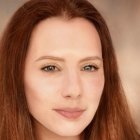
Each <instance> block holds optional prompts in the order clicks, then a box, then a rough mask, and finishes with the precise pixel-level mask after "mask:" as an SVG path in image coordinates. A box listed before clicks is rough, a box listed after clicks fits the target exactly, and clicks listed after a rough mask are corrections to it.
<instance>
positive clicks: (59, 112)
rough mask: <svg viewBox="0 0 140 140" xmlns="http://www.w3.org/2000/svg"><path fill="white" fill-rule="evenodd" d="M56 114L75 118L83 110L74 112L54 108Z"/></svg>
mask: <svg viewBox="0 0 140 140" xmlns="http://www.w3.org/2000/svg"><path fill="white" fill-rule="evenodd" d="M55 111H56V112H57V113H58V114H60V115H62V116H63V117H65V118H68V119H77V118H79V117H80V116H81V115H82V114H83V112H84V111H76V112H68V111H63V110H55Z"/></svg>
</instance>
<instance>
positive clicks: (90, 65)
mask: <svg viewBox="0 0 140 140" xmlns="http://www.w3.org/2000/svg"><path fill="white" fill-rule="evenodd" d="M85 67H90V68H91V69H92V70H90V71H89V70H87V71H88V72H95V71H97V70H98V69H99V68H98V67H97V66H95V65H92V64H88V65H86V66H84V68H85ZM46 68H47V70H45V69H46ZM48 68H51V70H48ZM52 68H53V69H55V68H57V66H55V65H51V64H50V65H47V66H45V67H42V68H41V70H42V71H45V72H55V71H60V69H59V68H57V70H52ZM82 71H84V70H83V68H82Z"/></svg>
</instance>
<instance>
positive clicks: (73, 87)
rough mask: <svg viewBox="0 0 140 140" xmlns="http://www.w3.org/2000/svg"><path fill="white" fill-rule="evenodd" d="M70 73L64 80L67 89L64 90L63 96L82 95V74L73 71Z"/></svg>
mask: <svg viewBox="0 0 140 140" xmlns="http://www.w3.org/2000/svg"><path fill="white" fill-rule="evenodd" d="M69 73H70V74H67V76H66V78H65V81H64V83H65V84H64V87H65V88H64V89H65V90H63V92H62V96H63V97H64V98H73V99H74V98H78V97H80V96H81V95H82V91H83V90H82V88H83V87H82V83H81V78H80V75H79V74H77V73H76V72H72V71H71V72H69Z"/></svg>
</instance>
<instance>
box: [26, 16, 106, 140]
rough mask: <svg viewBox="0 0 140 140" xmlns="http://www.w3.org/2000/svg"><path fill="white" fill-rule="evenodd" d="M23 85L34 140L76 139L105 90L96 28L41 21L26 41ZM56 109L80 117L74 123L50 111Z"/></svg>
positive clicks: (86, 23) (77, 21) (76, 22)
mask: <svg viewBox="0 0 140 140" xmlns="http://www.w3.org/2000/svg"><path fill="white" fill-rule="evenodd" d="M42 56H43V57H42ZM24 84H25V94H26V98H27V103H28V106H29V111H30V113H31V115H32V116H33V119H34V124H35V132H36V137H37V140H80V134H81V133H82V132H83V130H84V129H85V128H86V127H87V126H88V125H89V123H90V122H91V121H92V119H93V117H94V115H95V112H96V110H97V108H98V105H99V101H100V98H101V95H102V91H103V87H104V70H103V60H102V51H101V42H100V38H99V35H98V33H97V31H96V29H95V27H94V26H93V25H92V24H91V23H90V22H89V21H87V20H86V19H83V18H75V19H72V20H69V21H68V20H66V19H64V18H62V17H53V18H49V19H46V20H44V21H41V22H40V23H39V24H38V25H37V26H36V27H35V29H34V30H33V33H32V36H31V40H30V44H29V50H28V53H27V58H26V61H25V74H24ZM59 108H70V109H75V108H78V109H81V110H82V111H83V112H82V113H81V115H80V116H78V117H76V118H75V117H74V118H73V115H72V113H71V112H70V113H66V112H65V113H66V115H68V117H65V116H63V115H60V114H59V113H57V112H56V111H55V110H54V109H59ZM69 117H70V118H69ZM71 117H72V118H71Z"/></svg>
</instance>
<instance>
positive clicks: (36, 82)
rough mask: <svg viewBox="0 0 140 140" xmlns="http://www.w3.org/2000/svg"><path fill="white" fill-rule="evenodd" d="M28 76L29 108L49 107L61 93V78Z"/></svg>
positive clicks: (26, 82) (26, 81)
mask: <svg viewBox="0 0 140 140" xmlns="http://www.w3.org/2000/svg"><path fill="white" fill-rule="evenodd" d="M54 79H55V78H51V79H49V78H46V77H38V76H36V77H35V76H33V75H32V76H28V78H25V81H24V85H25V94H26V98H27V102H28V106H29V108H32V109H33V108H40V109H42V108H43V107H49V105H50V104H51V103H52V102H53V101H54V99H55V98H57V97H56V96H57V95H59V94H58V92H59V89H60V86H61V85H60V83H61V82H60V80H58V79H57V78H56V80H54Z"/></svg>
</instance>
